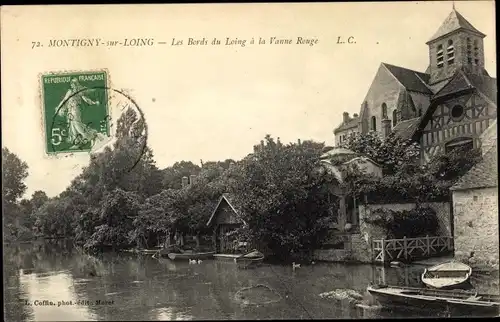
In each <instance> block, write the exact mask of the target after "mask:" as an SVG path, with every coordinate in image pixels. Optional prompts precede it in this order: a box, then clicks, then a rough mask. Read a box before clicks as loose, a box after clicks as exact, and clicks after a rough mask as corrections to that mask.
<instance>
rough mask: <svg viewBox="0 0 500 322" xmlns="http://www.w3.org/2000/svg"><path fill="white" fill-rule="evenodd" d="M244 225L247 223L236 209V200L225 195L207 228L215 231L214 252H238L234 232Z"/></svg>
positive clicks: (213, 238)
mask: <svg viewBox="0 0 500 322" xmlns="http://www.w3.org/2000/svg"><path fill="white" fill-rule="evenodd" d="M243 225H246V223H245V221H244V220H243V219H242V216H241V212H240V211H239V210H238V208H237V207H235V198H234V197H233V196H232V195H231V194H227V193H225V194H223V195H222V196H221V197H220V199H219V202H218V203H217V206H216V207H215V209H214V211H213V212H212V215H211V216H210V219H209V220H208V222H207V226H208V227H211V228H212V229H213V235H212V242H213V248H214V251H215V252H216V253H219V254H221V253H223V254H231V253H235V252H237V246H238V245H237V244H236V243H235V241H236V239H237V236H236V235H235V234H234V231H235V230H236V229H237V228H240V227H242V226H243Z"/></svg>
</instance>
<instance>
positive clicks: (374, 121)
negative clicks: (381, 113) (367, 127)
mask: <svg viewBox="0 0 500 322" xmlns="http://www.w3.org/2000/svg"><path fill="white" fill-rule="evenodd" d="M371 130H372V131H376V130H377V118H376V117H375V116H372V128H371Z"/></svg>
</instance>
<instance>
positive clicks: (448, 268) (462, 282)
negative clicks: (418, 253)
mask: <svg viewBox="0 0 500 322" xmlns="http://www.w3.org/2000/svg"><path fill="white" fill-rule="evenodd" d="M471 274H472V268H471V267H470V266H469V265H466V264H463V263H460V262H457V261H451V262H446V263H442V264H439V265H436V266H432V267H430V268H426V269H425V270H424V272H423V273H422V282H423V283H424V284H425V285H427V286H429V287H432V288H438V289H449V288H460V287H464V286H469V278H470V276H471Z"/></svg>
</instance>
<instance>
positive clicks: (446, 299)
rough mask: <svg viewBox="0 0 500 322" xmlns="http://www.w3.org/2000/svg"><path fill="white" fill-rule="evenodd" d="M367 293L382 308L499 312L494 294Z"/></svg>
mask: <svg viewBox="0 0 500 322" xmlns="http://www.w3.org/2000/svg"><path fill="white" fill-rule="evenodd" d="M367 291H368V293H370V294H371V295H372V296H373V297H374V298H375V299H377V301H378V302H379V303H380V304H382V305H384V306H403V307H405V308H412V307H413V308H419V309H424V310H432V309H437V310H441V311H442V310H458V311H459V312H484V313H493V314H498V312H499V309H500V295H494V294H478V293H474V292H467V291H463V290H459V291H457V290H453V291H451V290H437V289H426V288H414V287H400V286H385V285H384V286H368V288H367Z"/></svg>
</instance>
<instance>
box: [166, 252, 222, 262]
mask: <svg viewBox="0 0 500 322" xmlns="http://www.w3.org/2000/svg"><path fill="white" fill-rule="evenodd" d="M214 254H215V252H206V253H190V252H185V253H168V255H167V256H168V258H170V259H171V260H178V259H180V260H183V259H185V260H187V259H193V260H195V259H196V260H197V259H209V258H212V257H213V256H214Z"/></svg>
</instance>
